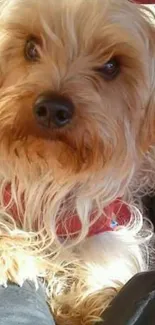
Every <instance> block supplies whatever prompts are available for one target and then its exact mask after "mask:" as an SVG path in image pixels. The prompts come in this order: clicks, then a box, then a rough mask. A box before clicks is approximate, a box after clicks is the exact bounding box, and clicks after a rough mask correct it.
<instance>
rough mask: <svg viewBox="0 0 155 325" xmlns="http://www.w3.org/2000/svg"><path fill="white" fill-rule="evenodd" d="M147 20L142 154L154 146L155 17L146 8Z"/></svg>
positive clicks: (141, 134) (141, 137)
mask: <svg viewBox="0 0 155 325" xmlns="http://www.w3.org/2000/svg"><path fill="white" fill-rule="evenodd" d="M144 10H145V13H146V19H147V16H148V20H147V23H148V24H147V27H148V28H147V31H146V37H145V40H144V42H145V46H146V50H147V53H148V55H147V58H146V62H145V66H146V80H145V83H146V92H145V90H144V93H143V91H142V96H144V101H147V105H146V107H144V117H143V120H142V124H141V131H140V136H139V141H140V146H141V149H142V152H146V151H147V150H148V148H149V146H151V145H155V15H154V13H153V12H151V11H149V10H148V9H147V8H146V9H144Z"/></svg>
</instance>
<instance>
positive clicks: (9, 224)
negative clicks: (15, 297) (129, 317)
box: [0, 0, 155, 325]
mask: <svg viewBox="0 0 155 325" xmlns="http://www.w3.org/2000/svg"><path fill="white" fill-rule="evenodd" d="M30 35H32V36H34V37H36V38H37V40H38V52H39V54H40V60H39V62H35V63H32V62H28V61H26V59H25V57H24V47H25V43H26V40H27V39H28V37H29V36H30ZM154 37H155V29H154V26H153V25H152V24H151V21H150V19H149V18H148V14H147V10H146V9H145V10H144V8H142V7H140V6H138V5H136V4H133V3H131V2H129V1H127V0H118V1H116V0H74V1H73V0H59V1H56V0H46V1H44V0H1V1H0V83H1V88H0V201H1V209H0V229H1V246H0V283H1V284H3V285H7V281H8V280H11V281H13V282H16V283H18V284H20V285H22V283H23V282H24V281H25V280H26V279H31V280H33V281H35V283H36V287H37V279H38V277H41V278H43V279H44V280H45V285H46V290H47V299H48V302H49V304H50V307H51V311H52V313H53V314H54V317H55V319H56V321H57V323H58V324H64V323H65V325H73V324H74V325H76V324H77V325H79V324H91V323H93V322H94V321H95V320H98V319H99V317H100V315H101V313H102V312H103V311H104V310H105V308H106V307H107V306H108V304H109V302H110V301H111V299H112V298H113V297H114V296H115V295H116V294H117V292H118V291H119V290H120V288H121V287H122V286H123V285H124V284H125V283H126V282H127V281H128V280H129V279H130V278H131V277H132V276H133V275H134V274H135V273H137V272H139V271H143V270H147V269H148V267H149V264H150V262H149V252H148V249H149V248H148V246H149V241H150V238H151V237H152V228H151V226H150V225H148V224H146V225H143V220H142V215H141V211H140V208H139V209H138V208H137V207H136V203H134V202H135V201H134V200H135V199H136V202H137V198H139V194H137V193H138V191H140V192H144V191H149V187H150V186H151V187H152V188H153V186H154V182H152V179H153V178H154V170H153V167H154V166H153V165H154V153H153V145H154V140H155V139H154V136H155V134H154V121H155V91H154V89H155V42H154ZM113 56H117V57H118V58H119V61H120V64H121V71H120V74H119V75H118V76H117V78H115V79H114V80H112V81H105V80H104V79H103V78H102V77H101V75H100V74H99V73H98V72H97V68H99V67H101V66H103V64H104V63H105V62H107V61H108V60H109V59H110V58H111V57H113ZM47 91H53V92H56V93H58V94H61V95H65V96H67V97H69V98H70V99H71V100H72V102H73V103H74V106H75V108H76V113H75V116H74V118H73V121H72V123H71V124H70V125H68V126H66V127H64V128H62V129H60V130H57V129H53V130H51V131H49V130H46V129H45V130H44V129H43V128H41V127H39V126H38V124H37V122H36V120H35V118H34V114H33V106H34V102H35V100H36V98H37V97H38V96H39V95H40V94H42V93H44V92H47ZM150 148H151V150H152V151H149V150H150ZM149 152H151V154H149ZM151 171H152V173H151ZM150 175H151V176H150ZM8 184H11V194H12V201H11V202H10V206H11V203H12V202H16V206H17V207H18V215H19V216H18V218H17V220H14V219H13V216H12V215H11V213H9V211H10V210H9V207H6V206H5V204H4V202H3V197H4V194H3V193H4V191H5V189H6V187H7V186H8ZM117 197H122V198H123V199H124V200H125V201H126V202H128V204H129V206H130V208H131V212H132V218H131V222H130V224H129V225H128V226H127V227H126V228H120V229H118V231H115V232H109V233H104V234H101V235H99V236H96V237H95V236H94V237H92V238H89V239H87V238H86V237H87V233H88V229H89V216H90V213H91V211H92V210H94V209H95V210H96V218H97V217H98V216H99V215H100V214H101V213H102V212H103V209H104V207H105V206H107V205H108V204H109V203H110V202H112V201H113V200H115V199H116V198H117ZM138 201H139V200H138ZM23 202H24V204H23ZM75 210H76V211H77V214H78V216H79V219H80V220H81V223H82V228H81V232H80V234H79V236H77V237H76V238H75V239H74V240H72V239H71V238H70V235H69V234H68V239H67V240H66V241H65V242H64V243H60V242H59V238H57V235H56V228H57V221H58V218H59V219H62V220H63V217H64V215H65V213H66V212H67V211H70V213H74V211H75ZM21 216H22V217H21ZM36 225H37V227H36Z"/></svg>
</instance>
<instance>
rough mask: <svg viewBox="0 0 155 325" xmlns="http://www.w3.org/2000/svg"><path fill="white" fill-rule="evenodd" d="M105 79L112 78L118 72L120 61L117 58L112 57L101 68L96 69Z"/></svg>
mask: <svg viewBox="0 0 155 325" xmlns="http://www.w3.org/2000/svg"><path fill="white" fill-rule="evenodd" d="M96 71H97V72H99V73H100V75H102V77H103V78H104V79H105V80H113V79H114V78H115V77H117V75H118V74H119V73H120V63H119V61H118V59H117V58H112V59H110V60H109V61H108V62H106V63H105V64H104V65H103V66H102V67H101V68H97V69H96Z"/></svg>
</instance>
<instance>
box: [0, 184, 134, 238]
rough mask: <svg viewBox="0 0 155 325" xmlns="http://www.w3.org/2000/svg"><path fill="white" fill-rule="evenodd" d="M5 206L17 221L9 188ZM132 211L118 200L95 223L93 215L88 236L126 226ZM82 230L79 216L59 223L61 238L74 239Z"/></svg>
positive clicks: (58, 230) (5, 193) (16, 212)
mask: <svg viewBox="0 0 155 325" xmlns="http://www.w3.org/2000/svg"><path fill="white" fill-rule="evenodd" d="M4 205H5V206H8V210H9V213H11V215H12V216H13V218H14V219H15V220H16V221H17V219H18V216H19V213H18V210H17V206H16V204H15V203H14V202H11V189H10V186H8V187H7V188H6V189H5V191H4ZM130 217H131V214H130V211H129V208H128V206H127V205H126V204H125V203H123V202H122V201H121V199H116V200H115V201H113V202H112V203H111V204H109V206H107V207H106V208H105V209H104V213H103V214H102V215H101V216H100V217H99V218H98V219H97V220H96V221H94V222H93V219H95V214H94V215H93V214H92V215H91V217H90V221H91V222H92V225H91V226H90V228H89V232H88V236H89V237H90V236H94V235H97V234H100V233H103V232H106V231H113V230H115V229H116V228H117V227H118V226H122V225H126V224H127V223H128V222H129V221H130ZM20 219H22V218H20ZM80 230H81V222H80V220H79V218H78V216H77V215H73V216H69V217H68V216H66V218H65V222H64V220H63V223H62V222H59V223H58V227H57V235H58V236H59V237H61V238H62V237H63V238H64V237H66V235H67V234H68V233H69V234H70V235H71V236H72V237H73V236H75V235H77V234H78V232H80Z"/></svg>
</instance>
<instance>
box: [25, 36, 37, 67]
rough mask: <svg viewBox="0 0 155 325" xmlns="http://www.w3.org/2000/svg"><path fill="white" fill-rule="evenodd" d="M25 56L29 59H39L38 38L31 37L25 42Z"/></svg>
mask: <svg viewBox="0 0 155 325" xmlns="http://www.w3.org/2000/svg"><path fill="white" fill-rule="evenodd" d="M24 52H25V58H26V59H27V60H29V61H33V62H35V61H37V60H38V59H39V53H38V42H37V39H35V38H34V37H31V38H29V39H28V40H27V42H26V44H25V51H24Z"/></svg>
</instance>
